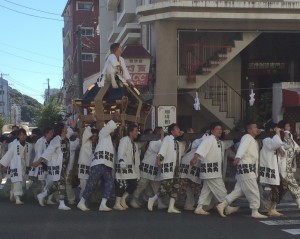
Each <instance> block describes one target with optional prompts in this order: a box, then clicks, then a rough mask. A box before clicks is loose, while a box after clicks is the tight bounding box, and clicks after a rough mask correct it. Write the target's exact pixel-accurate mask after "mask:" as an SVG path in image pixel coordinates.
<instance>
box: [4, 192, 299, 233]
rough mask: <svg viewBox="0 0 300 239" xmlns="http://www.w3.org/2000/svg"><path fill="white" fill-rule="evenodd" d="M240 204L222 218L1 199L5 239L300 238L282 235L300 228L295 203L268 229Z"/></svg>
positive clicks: (244, 204) (241, 202) (285, 207)
mask: <svg viewBox="0 0 300 239" xmlns="http://www.w3.org/2000/svg"><path fill="white" fill-rule="evenodd" d="M25 202H26V201H25ZM238 204H239V205H241V206H242V208H241V210H240V211H239V212H238V213H237V214H235V215H231V216H229V217H227V218H221V217H219V216H218V214H217V212H216V211H212V213H211V215H210V216H199V215H195V214H193V213H192V212H186V211H185V212H183V213H182V214H179V215H174V214H168V213H167V212H166V211H160V210H157V211H154V212H152V213H150V212H147V210H146V209H144V208H143V209H129V210H127V211H124V212H118V211H113V212H109V213H104V212H99V211H98V210H97V209H98V207H97V205H93V206H92V211H89V212H81V211H79V210H78V209H76V208H75V207H72V210H71V211H60V210H58V209H57V207H56V206H46V207H43V208H42V207H40V206H38V204H37V203H36V202H33V201H29V202H26V204H25V205H20V206H19V205H15V204H13V203H10V202H8V199H7V198H4V197H3V196H1V198H0V213H1V218H0V238H1V239H11V238H16V239H26V238H30V239H45V238H51V239H60V238H62V239H69V238H70V239H77V238H100V239H102V238H110V239H111V238H112V239H114V238H121V239H125V238H130V239H134V238H137V239H147V238H149V239H150V238H151V239H153V238H163V239H168V238H172V239H175V238H205V239H268V238H272V239H285V238H298V237H299V236H300V234H299V235H298V236H297V235H296V236H295V235H292V234H290V233H287V232H285V231H282V230H283V229H297V228H299V230H300V211H299V210H298V209H297V207H296V205H295V204H291V203H290V202H286V203H284V204H283V206H281V207H280V209H279V210H282V212H283V213H285V217H283V218H280V220H282V221H278V219H277V218H270V219H266V220H263V221H264V222H265V223H267V224H272V223H275V224H283V225H267V224H265V223H263V222H261V221H260V220H256V219H252V218H250V216H249V215H250V210H249V209H248V208H247V204H246V203H245V202H244V200H241V201H239V202H238ZM285 224H286V225H285Z"/></svg>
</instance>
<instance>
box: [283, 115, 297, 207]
mask: <svg viewBox="0 0 300 239" xmlns="http://www.w3.org/2000/svg"><path fill="white" fill-rule="evenodd" d="M278 127H280V128H281V129H282V130H283V131H284V136H283V138H282V140H283V143H284V146H283V147H282V150H283V151H284V154H283V155H282V156H281V157H280V160H279V170H280V174H281V177H282V178H283V184H284V186H285V188H286V190H288V191H290V193H291V194H292V195H293V196H294V197H295V198H296V203H297V205H298V208H299V209H300V187H299V185H298V183H297V181H296V179H295V176H294V173H295V172H296V168H297V165H296V155H298V154H299V153H300V147H299V145H298V144H297V143H296V142H295V141H294V139H293V135H292V134H291V126H290V124H289V123H288V122H286V121H283V120H282V121H280V122H279V123H278Z"/></svg>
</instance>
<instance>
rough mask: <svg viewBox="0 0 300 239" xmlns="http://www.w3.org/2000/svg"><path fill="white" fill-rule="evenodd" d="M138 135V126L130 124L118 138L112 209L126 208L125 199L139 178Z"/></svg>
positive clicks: (133, 189)
mask: <svg viewBox="0 0 300 239" xmlns="http://www.w3.org/2000/svg"><path fill="white" fill-rule="evenodd" d="M137 137H138V126H137V125H135V124H130V125H128V127H127V136H125V137H123V138H122V139H121V140H120V144H119V147H118V159H117V162H116V169H115V171H116V181H115V189H116V202H115V206H114V209H116V210H121V211H122V210H126V209H127V208H128V206H127V203H126V199H127V197H128V196H129V195H131V194H133V192H134V191H135V190H136V187H137V181H138V180H139V179H140V169H139V167H140V152H139V148H138V145H137V143H135V140H136V139H137Z"/></svg>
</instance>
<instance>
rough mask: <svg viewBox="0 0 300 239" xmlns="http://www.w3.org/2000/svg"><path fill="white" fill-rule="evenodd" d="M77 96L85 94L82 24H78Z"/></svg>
mask: <svg viewBox="0 0 300 239" xmlns="http://www.w3.org/2000/svg"><path fill="white" fill-rule="evenodd" d="M76 34H77V69H78V72H77V75H78V78H77V97H78V98H81V97H82V95H83V89H82V87H83V76H82V39H81V26H80V25H79V26H77V31H76Z"/></svg>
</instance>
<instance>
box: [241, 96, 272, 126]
mask: <svg viewBox="0 0 300 239" xmlns="http://www.w3.org/2000/svg"><path fill="white" fill-rule="evenodd" d="M271 113H272V92H266V93H263V94H261V95H260V99H259V101H257V100H256V101H255V103H254V105H253V106H248V108H247V110H246V112H245V115H244V118H243V119H242V120H241V121H239V122H238V124H237V125H236V128H237V129H241V128H243V127H244V124H245V123H246V121H249V120H253V121H254V122H256V123H257V125H258V126H259V127H262V126H263V125H264V123H265V122H266V121H267V120H269V119H268V116H270V115H271Z"/></svg>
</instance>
